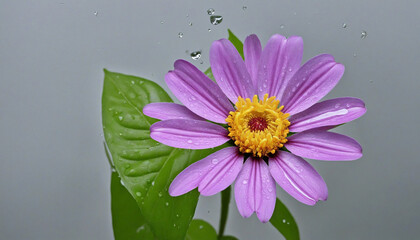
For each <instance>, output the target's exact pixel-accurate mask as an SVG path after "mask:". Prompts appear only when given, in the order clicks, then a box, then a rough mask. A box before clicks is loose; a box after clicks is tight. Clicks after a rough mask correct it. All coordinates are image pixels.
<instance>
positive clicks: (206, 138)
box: [150, 119, 229, 149]
mask: <svg viewBox="0 0 420 240" xmlns="http://www.w3.org/2000/svg"><path fill="white" fill-rule="evenodd" d="M227 135H228V131H227V130H226V129H225V128H223V127H222V126H219V125H216V124H213V123H209V122H205V121H199V120H190V119H170V120H164V121H160V122H157V123H154V124H153V125H152V126H151V127H150V137H151V138H153V139H154V140H156V141H158V142H161V143H163V144H165V145H168V146H171V147H176V148H186V149H205V148H212V147H217V146H219V145H222V144H223V143H225V142H227V141H228V140H229V137H228V136H227Z"/></svg>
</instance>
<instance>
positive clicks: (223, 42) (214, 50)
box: [210, 39, 255, 103]
mask: <svg viewBox="0 0 420 240" xmlns="http://www.w3.org/2000/svg"><path fill="white" fill-rule="evenodd" d="M210 66H211V70H212V72H213V75H214V78H215V79H216V81H217V84H218V85H219V86H220V88H221V89H222V91H223V92H224V93H225V94H226V96H227V97H228V98H229V99H230V101H231V102H233V103H236V101H237V100H238V97H239V96H241V97H242V98H251V99H252V97H253V96H254V94H255V90H254V88H253V86H252V80H251V77H250V76H249V73H248V70H247V69H246V66H245V63H244V61H243V60H242V57H241V55H239V53H238V51H237V50H236V48H235V47H234V46H233V44H232V43H231V42H230V41H229V40H227V39H220V40H218V41H215V42H213V44H212V45H211V48H210Z"/></svg>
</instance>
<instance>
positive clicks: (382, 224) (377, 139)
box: [0, 0, 420, 240]
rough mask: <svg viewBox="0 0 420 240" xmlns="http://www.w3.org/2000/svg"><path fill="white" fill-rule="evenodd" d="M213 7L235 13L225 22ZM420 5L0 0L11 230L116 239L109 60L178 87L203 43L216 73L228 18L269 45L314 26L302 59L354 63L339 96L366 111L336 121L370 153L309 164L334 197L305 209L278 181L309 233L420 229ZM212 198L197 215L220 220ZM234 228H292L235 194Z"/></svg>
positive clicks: (4, 193) (412, 233)
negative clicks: (107, 142)
mask: <svg viewBox="0 0 420 240" xmlns="http://www.w3.org/2000/svg"><path fill="white" fill-rule="evenodd" d="M243 6H247V9H246V10H245V11H244V10H243V8H242V7H243ZM208 8H214V9H215V10H216V14H220V15H222V16H223V17H224V19H223V22H222V23H221V24H220V25H217V26H213V25H211V24H210V22H209V16H208V15H207V13H206V10H207V9H208ZM419 8H420V4H419V2H418V1H415V0H412V1H383V0H375V1H364V0H353V1H340V2H339V1H334V0H322V1H310V0H307V1H292V0H288V1H279V0H276V1H274V0H273V1H221V0H219V1H194V0H189V1H186V0H185V1H141V0H126V1H115V0H114V1H110V0H108V1H99V0H95V1H93V0H90V1H81V0H74V1H65V0H55V1H51V0H42V1H23V0H22V1H11V0H10V1H5V0H0V134H1V135H0V136H1V137H0V161H1V162H0V163H1V167H0V239H2V240H3V239H5V240H9V239H19V240H21V239H112V236H113V235H112V227H111V215H110V196H109V181H110V169H109V166H108V163H107V161H106V158H105V154H104V151H103V146H102V141H103V136H102V130H101V102H100V101H101V91H102V81H103V72H102V68H104V67H106V68H108V69H109V70H111V71H118V72H122V73H127V74H133V75H138V76H143V77H145V78H149V79H152V80H154V81H156V82H158V83H159V84H161V85H162V86H163V87H164V88H165V89H166V90H168V88H167V87H166V86H165V85H164V82H163V76H164V74H165V73H166V72H167V71H168V70H169V69H172V64H173V62H174V60H176V59H178V58H184V59H189V60H190V61H193V60H191V59H190V58H189V56H188V55H187V54H186V50H189V51H194V50H202V51H203V56H202V60H203V64H199V61H193V62H194V63H195V64H196V65H197V66H198V67H199V68H200V69H203V70H204V69H205V68H207V67H208V50H209V46H210V44H211V42H212V41H214V40H216V39H219V38H222V37H225V36H227V32H226V29H227V28H231V29H232V30H233V31H234V32H235V33H236V34H237V35H238V36H239V37H240V38H241V39H244V38H245V37H246V36H247V35H248V34H251V33H256V34H257V35H258V36H259V37H260V38H261V40H262V42H263V44H265V42H266V41H267V39H268V38H269V37H270V36H271V35H272V34H274V33H281V34H284V35H286V36H290V35H300V36H303V39H304V42H305V52H304V60H307V59H309V58H311V57H312V56H315V55H317V54H320V53H330V54H332V55H334V56H335V57H336V59H337V61H339V62H342V63H343V64H344V65H345V66H346V72H345V75H344V77H343V79H342V81H341V82H340V83H339V85H338V86H337V87H336V88H335V89H334V90H333V91H332V92H331V93H330V94H329V95H328V96H327V98H333V97H339V96H355V97H359V98H362V99H364V101H365V102H366V105H367V108H368V112H367V114H366V115H365V116H363V117H362V118H361V119H358V120H356V121H355V122H352V123H350V124H347V125H345V126H343V127H341V128H339V129H338V130H337V131H338V132H341V133H345V134H348V135H350V136H352V137H354V138H356V139H357V140H358V141H359V142H360V143H361V144H362V145H363V147H364V157H363V158H362V159H359V160H357V161H354V162H321V161H313V160H312V161H310V162H311V163H312V164H313V165H314V166H315V167H316V168H317V170H318V171H319V172H320V173H321V174H322V176H323V177H324V179H325V180H326V182H327V184H328V187H329V199H328V201H327V202H320V203H319V204H317V205H316V206H315V207H310V206H306V205H303V204H301V203H299V202H297V201H296V200H294V199H292V198H291V197H290V196H288V195H287V194H286V193H285V192H284V191H282V190H280V189H278V194H277V195H278V196H279V197H280V198H281V199H282V200H283V201H284V202H285V203H286V204H287V206H288V207H289V209H290V210H291V212H292V213H293V215H294V216H295V218H296V220H297V222H298V224H299V226H300V230H301V235H302V239H311V240H312V239H315V240H316V239H416V238H417V237H418V232H419V229H418V224H419V222H420V217H419V214H420V206H419V196H420V193H419V192H420V191H419V190H420V188H419V186H420V179H419V177H418V176H417V172H418V170H419V167H420V164H419V162H420V161H419V159H418V150H417V149H418V143H419V141H418V136H419V127H418V123H419V117H420V114H419V112H418V103H419V100H420V97H419V90H420V84H419V78H418V75H419V67H420V66H419V63H420V61H419V56H420V47H419V45H418V43H419V40H420V28H419V27H418V23H419V20H418V19H419V13H418V9H419ZM95 11H97V14H96V15H95V14H94V12H95ZM161 21H163V24H161ZM189 22H192V26H189V24H188V23H189ZM343 23H346V24H347V28H343V27H342V25H343ZM282 24H284V25H282ZM209 28H210V29H211V32H209V31H208V29H209ZM363 30H366V31H367V33H368V36H367V37H366V38H365V39H361V32H362V31H363ZM178 32H183V33H184V36H183V38H178ZM200 199H201V200H200V203H199V206H198V210H197V213H196V217H199V218H204V219H206V220H208V221H210V222H211V223H213V224H216V223H217V222H218V217H219V196H218V195H216V196H213V197H202V198H200ZM227 233H229V234H233V235H235V236H238V237H239V238H240V239H242V240H247V239H281V237H280V236H279V234H278V233H277V232H276V230H275V229H274V228H273V227H272V226H271V225H270V224H260V223H259V222H258V220H257V218H256V217H255V215H254V216H253V217H251V218H250V219H242V218H241V217H240V216H239V213H238V211H237V209H236V206H235V203H234V202H232V204H231V208H230V216H229V221H228V225H227Z"/></svg>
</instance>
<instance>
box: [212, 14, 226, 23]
mask: <svg viewBox="0 0 420 240" xmlns="http://www.w3.org/2000/svg"><path fill="white" fill-rule="evenodd" d="M222 21H223V17H222V16H219V15H212V16H210V23H211V24H213V25H219V24H220V23H221V22H222Z"/></svg>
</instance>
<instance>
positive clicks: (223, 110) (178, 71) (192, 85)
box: [165, 60, 234, 123]
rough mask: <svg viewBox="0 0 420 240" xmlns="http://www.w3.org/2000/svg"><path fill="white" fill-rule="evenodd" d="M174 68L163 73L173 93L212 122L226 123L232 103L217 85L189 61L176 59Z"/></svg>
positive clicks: (196, 112) (232, 109) (231, 109)
mask: <svg viewBox="0 0 420 240" xmlns="http://www.w3.org/2000/svg"><path fill="white" fill-rule="evenodd" d="M174 66H175V70H173V71H170V72H168V73H167V74H166V75H165V81H166V84H167V85H168V87H169V88H170V89H171V91H172V92H173V93H174V95H175V96H176V97H177V98H178V99H179V101H181V102H182V103H183V104H184V105H185V106H186V107H187V108H189V109H190V110H191V111H193V112H194V113H195V114H197V115H199V116H201V117H203V118H205V119H208V120H210V121H213V122H218V123H226V122H225V119H226V117H227V116H228V115H229V112H230V111H234V108H233V107H232V104H231V103H230V102H229V100H228V99H227V98H226V96H225V95H224V94H223V92H222V90H220V88H219V86H217V84H216V83H214V82H213V81H212V80H210V78H208V77H207V76H206V75H205V74H204V73H202V72H201V71H200V70H198V69H197V68H196V67H195V66H194V65H192V64H191V63H189V62H187V61H184V60H177V61H176V62H175V64H174Z"/></svg>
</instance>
